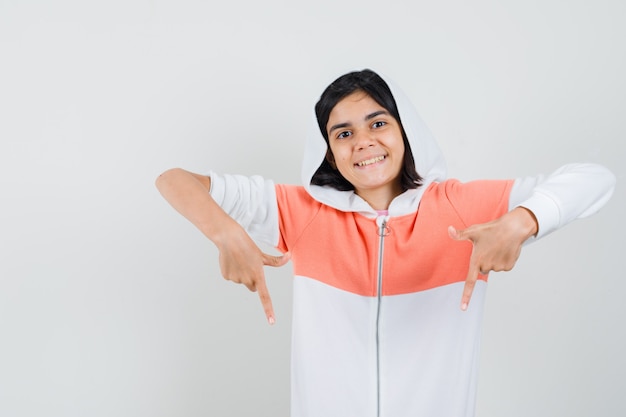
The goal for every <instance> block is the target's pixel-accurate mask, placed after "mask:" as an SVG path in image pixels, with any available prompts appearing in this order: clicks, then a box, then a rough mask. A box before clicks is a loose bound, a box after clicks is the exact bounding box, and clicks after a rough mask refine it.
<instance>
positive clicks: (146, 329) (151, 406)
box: [0, 0, 626, 417]
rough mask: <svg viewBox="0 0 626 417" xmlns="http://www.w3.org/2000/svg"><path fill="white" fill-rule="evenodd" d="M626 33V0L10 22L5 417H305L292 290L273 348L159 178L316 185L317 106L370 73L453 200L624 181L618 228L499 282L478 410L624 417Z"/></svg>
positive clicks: (558, 236) (125, 5) (0, 230)
mask: <svg viewBox="0 0 626 417" xmlns="http://www.w3.org/2000/svg"><path fill="white" fill-rule="evenodd" d="M625 19H626V3H625V2H623V1H622V0H599V1H593V2H592V1H565V0H562V1H559V0H530V1H523V2H522V1H517V0H506V1H502V0H491V1H489V0H480V1H474V2H465V1H461V0H448V1H428V2H427V1H417V2H416V1H406V2H398V1H386V2H369V1H354V2H352V1H347V0H333V1H326V0H323V1H314V2H303V3H302V4H300V3H299V2H294V1H287V0H284V1H279V0H268V1H264V2H259V1H251V0H250V1H242V2H220V4H218V3H217V2H215V1H199V0H197V1H190V0H183V1H173V0H162V1H160V0H152V1H149V0H132V1H129V0H124V1H121V0H117V1H108V2H86V1H78V0H76V1H69V0H59V1H54V2H53V1H17V0H16V1H11V0H0V186H1V188H0V213H1V216H0V254H1V255H0V257H1V258H0V416H7V417H14V416H15V417H20V416H64V417H67V416H71V417H74V416H76V417H78V416H118V417H119V416H122V417H126V416H128V417H131V416H132V417H137V416H145V417H155V416H209V415H212V416H287V415H288V413H289V352H290V325H291V322H290V314H291V296H290V291H291V272H292V271H291V266H289V265H288V266H286V267H284V268H283V269H281V270H267V271H266V273H267V280H268V284H269V288H270V291H271V295H272V297H273V301H274V307H275V310H276V316H277V324H276V325H275V326H273V327H270V326H268V325H267V324H266V322H265V318H264V315H263V311H262V309H261V305H260V302H259V301H258V298H257V295H256V294H254V293H250V292H249V291H248V290H247V289H246V288H244V287H243V286H238V285H235V284H232V283H230V282H227V281H225V280H223V279H222V278H221V276H220V272H219V266H218V261H217V256H218V253H217V251H216V249H215V248H214V247H213V246H212V244H211V243H210V242H209V241H207V240H206V239H205V238H204V237H203V236H202V235H201V234H200V233H199V232H198V231H197V230H196V229H195V228H194V227H193V226H192V225H191V224H190V223H188V222H187V221H186V220H185V219H184V218H182V217H181V216H179V215H178V214H177V213H175V212H174V210H173V209H172V208H170V207H169V205H167V203H166V202H165V201H164V200H163V199H162V198H161V196H160V195H159V194H158V192H157V190H156V189H155V187H154V180H155V178H156V177H157V176H158V174H160V173H161V172H162V171H164V170H166V169H168V168H171V167H177V166H178V167H183V168H186V169H189V170H192V171H198V172H207V171H208V170H209V169H214V170H216V171H218V172H228V173H239V174H246V175H249V174H261V175H264V176H266V177H268V178H272V179H274V180H275V181H277V182H282V183H299V182H300V161H301V154H302V150H303V143H304V135H305V131H306V128H307V122H308V118H309V115H310V114H311V112H312V108H313V104H314V102H315V101H316V99H317V98H318V97H319V94H320V93H321V91H322V89H323V88H324V87H325V86H326V85H327V84H328V83H329V82H330V81H331V80H333V79H334V78H335V77H337V76H339V75H341V74H343V73H344V72H346V71H348V70H352V69H361V68H365V67H368V68H372V69H374V70H376V71H380V72H381V73H384V74H386V75H387V76H389V77H390V78H392V79H393V80H395V81H396V83H397V84H399V85H400V86H402V87H403V89H404V90H405V91H406V92H407V94H408V95H409V97H411V99H412V101H413V103H414V104H415V106H416V107H417V109H418V111H419V112H420V113H421V115H422V117H423V118H424V120H425V122H426V123H427V125H428V126H429V127H430V129H431V130H432V131H433V133H434V135H435V137H437V138H438V140H439V141H440V144H441V147H442V148H443V150H444V152H445V154H446V156H447V159H448V166H449V174H450V176H451V177H456V178H459V179H461V180H463V181H467V180H472V179H479V178H511V177H513V178H514V177H519V176H524V175H534V174H537V173H549V172H551V171H552V170H554V169H556V168H557V167H558V166H560V165H562V164H564V163H568V162H580V161H589V162H597V163H600V164H603V165H605V166H607V167H608V168H610V169H611V170H612V171H613V172H614V173H615V174H616V175H617V177H618V185H617V189H616V192H615V195H614V197H613V199H612V200H611V201H610V202H609V203H608V204H607V206H605V207H604V208H603V209H602V210H601V212H600V213H599V214H597V215H595V216H594V217H591V218H588V219H584V220H581V221H578V222H576V223H574V224H571V225H569V226H568V227H566V228H565V229H563V230H561V231H559V232H556V233H555V234H553V235H550V236H548V237H546V238H545V239H544V240H541V241H539V242H537V243H536V244H534V245H531V246H528V247H526V249H525V250H524V252H523V253H522V257H521V258H520V260H519V262H518V265H517V267H516V269H515V270H514V271H512V272H509V273H497V274H492V275H491V278H490V288H489V293H488V294H489V295H488V299H487V305H486V318H485V323H484V327H483V334H484V337H483V345H482V356H481V370H480V372H481V373H480V381H479V393H478V410H477V411H478V416H481V417H492V416H493V417H500V416H509V417H511V416H531V415H532V416H546V417H548V416H550V417H553V416H623V415H626V405H625V404H624V401H623V400H624V394H625V393H626V392H625V388H624V387H625V383H624V379H625V377H626V363H625V359H624V351H626V338H625V332H626V330H625V329H626V326H625V325H624V323H623V322H624V317H625V313H624V311H625V310H624V296H625V294H626V279H625V278H626V273H625V272H624V270H623V267H622V265H621V261H622V260H624V253H625V251H624V249H625V247H626V245H625V244H624V236H626V228H625V226H624V222H623V221H622V217H623V213H624V208H625V206H626V194H625V192H624V187H623V182H624V172H625V168H624V163H623V159H624V157H626V152H625V146H624V143H625V138H626V127H625V123H624V114H626V83H625V79H626V77H624V74H626V46H625V40H626V25H624V21H625ZM415 152H419V149H417V150H415ZM329 238H330V237H329ZM266 249H267V250H271V248H266Z"/></svg>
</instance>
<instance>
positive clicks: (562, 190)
mask: <svg viewBox="0 0 626 417" xmlns="http://www.w3.org/2000/svg"><path fill="white" fill-rule="evenodd" d="M315 114H316V118H317V125H318V126H319V130H316V131H315V132H313V133H312V134H311V135H309V137H308V138H307V144H306V151H305V158H304V163H303V166H302V179H303V185H302V186H292V185H274V184H273V183H272V182H271V181H269V180H265V179H263V178H261V177H257V176H255V177H250V178H247V177H241V176H233V175H218V174H216V173H211V174H210V175H209V176H202V175H198V174H194V173H191V172H187V171H184V170H181V169H173V170H169V171H167V172H165V173H164V174H162V175H161V176H160V177H159V178H158V180H157V187H158V189H159V191H160V192H161V193H162V194H163V196H164V197H165V198H166V199H167V200H168V201H169V202H170V204H171V205H172V206H173V207H174V208H175V209H176V210H178V211H179V212H180V213H181V214H182V215H183V216H185V217H186V218H187V219H189V220H190V221H191V222H192V223H193V224H194V225H196V226H197V227H198V228H199V229H200V231H202V233H204V234H205V236H206V237H207V238H209V239H210V240H211V241H213V242H214V243H215V245H216V246H217V248H218V249H219V253H220V267H221V271H222V274H223V275H224V277H225V278H227V279H229V280H232V281H234V282H237V283H242V284H244V285H246V286H247V287H248V288H249V289H250V290H253V291H255V290H256V291H258V293H259V296H260V298H261V302H262V304H263V306H264V309H265V313H266V315H267V318H268V321H269V322H270V323H273V322H274V313H273V310H272V304H271V301H270V297H269V294H268V291H267V288H266V285H265V279H264V275H263V266H265V265H270V266H281V265H283V264H284V263H286V262H287V261H288V260H289V259H291V260H292V262H293V269H294V274H295V277H294V290H293V291H294V294H293V297H294V300H293V306H294V307H293V315H294V317H293V344H292V378H291V383H292V401H291V408H292V417H304V416H319V417H329V416H342V417H347V416H355V417H384V416H388V417H402V416H429V417H434V416H442V417H454V416H459V417H461V416H473V415H474V401H475V394H476V381H477V369H478V367H477V365H478V362H477V359H478V354H479V352H478V346H479V336H480V332H479V329H480V324H481V319H482V312H483V302H484V296H485V291H486V282H487V274H488V273H489V271H502V270H509V269H511V268H512V267H513V266H514V264H515V262H516V260H517V258H518V256H519V254H520V251H521V248H522V245H523V244H524V243H525V242H527V241H528V240H529V239H530V240H532V239H537V238H540V237H542V236H545V235H546V234H548V233H550V232H552V231H554V230H556V229H558V228H560V227H562V226H564V225H565V224H567V223H569V222H570V221H572V220H574V219H577V218H581V217H585V216H587V215H590V214H592V213H594V212H595V211H597V210H598V209H599V208H600V207H601V206H602V205H603V204H604V203H605V202H606V201H607V200H608V199H609V197H610V195H611V193H612V190H613V186H614V182H615V178H614V176H613V175H612V174H611V173H610V172H608V171H607V170H606V169H605V168H603V167H600V166H597V165H591V164H575V165H568V166H564V167H562V168H560V169H559V170H557V171H556V172H554V173H553V174H551V175H549V176H547V177H543V176H536V177H528V178H520V179H516V180H501V181H500V180H498V181H493V180H492V181H473V182H468V183H461V182H459V181H456V180H446V173H445V164H444V159H443V156H442V155H441V152H440V150H439V148H438V147H437V145H436V143H435V141H434V139H433V138H432V136H431V134H430V132H429V131H428V129H427V128H426V127H425V126H424V124H423V123H422V121H421V120H420V118H419V116H418V115H417V113H416V112H415V110H414V109H413V107H412V106H411V104H410V103H409V101H408V100H407V99H406V98H405V97H404V95H403V94H402V93H401V92H400V91H399V90H398V89H397V88H396V87H395V86H393V85H392V84H391V83H389V82H385V81H384V80H383V79H382V78H381V77H380V76H378V75H377V74H375V73H374V72H372V71H369V70H364V71H359V72H353V73H349V74H346V75H344V76H342V77H340V78H339V79H337V80H336V81H335V82H333V83H332V84H331V85H330V86H329V87H328V88H327V89H326V90H325V91H324V93H323V94H322V96H321V98H320V100H319V102H318V103H317V105H316V106H315ZM250 236H252V238H254V239H257V240H259V241H263V242H267V243H269V244H271V245H273V246H275V247H277V248H278V249H279V250H280V251H281V252H283V253H284V254H285V255H284V256H280V257H274V256H270V255H267V254H264V253H262V252H261V251H260V249H259V248H258V247H257V246H256V245H255V244H254V243H253V240H252V239H251V237H250ZM470 297H471V304H470Z"/></svg>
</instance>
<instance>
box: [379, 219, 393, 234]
mask: <svg viewBox="0 0 626 417" xmlns="http://www.w3.org/2000/svg"><path fill="white" fill-rule="evenodd" d="M388 222H389V216H378V217H376V225H377V226H378V229H377V231H376V233H377V234H378V236H381V237H385V236H389V234H390V233H391V228H390V227H389V226H388V225H387V223H388Z"/></svg>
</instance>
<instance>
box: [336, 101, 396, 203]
mask: <svg viewBox="0 0 626 417" xmlns="http://www.w3.org/2000/svg"><path fill="white" fill-rule="evenodd" d="M326 130H327V133H328V141H329V144H330V149H331V151H332V153H333V156H334V158H335V164H336V166H337V169H338V170H339V172H340V173H341V175H343V176H344V178H345V179H346V180H348V181H349V182H350V183H351V184H352V185H353V186H354V188H355V190H356V193H357V194H358V195H360V196H361V197H363V198H364V199H365V200H366V201H369V199H368V196H374V195H377V197H376V199H379V198H380V197H381V196H383V195H384V196H387V197H389V198H393V197H395V196H397V195H399V194H400V193H401V192H402V187H401V185H400V171H401V169H402V164H403V160H404V142H403V140H402V132H401V129H400V124H399V123H398V121H397V120H396V119H395V118H394V117H393V116H391V114H389V112H388V111H387V110H385V108H384V107H382V106H381V105H380V104H378V103H377V102H376V101H375V100H374V99H373V98H371V97H370V96H369V95H367V93H365V92H363V91H357V92H354V93H352V94H350V95H349V96H346V97H345V98H344V99H342V100H341V101H339V103H337V105H336V106H335V107H334V108H333V109H332V111H331V112H330V117H329V119H328V124H327V125H326Z"/></svg>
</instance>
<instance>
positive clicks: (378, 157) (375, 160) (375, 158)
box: [354, 155, 386, 167]
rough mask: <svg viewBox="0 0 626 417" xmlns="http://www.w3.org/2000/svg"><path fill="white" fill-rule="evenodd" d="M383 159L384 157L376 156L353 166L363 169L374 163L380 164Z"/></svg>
mask: <svg viewBox="0 0 626 417" xmlns="http://www.w3.org/2000/svg"><path fill="white" fill-rule="evenodd" d="M385 158H386V156H385V155H380V156H376V157H374V158H371V159H366V160H365V161H361V162H357V163H356V164H354V165H356V166H358V167H364V166H367V165H372V164H375V163H376V162H380V161H382V160H383V159H385Z"/></svg>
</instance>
